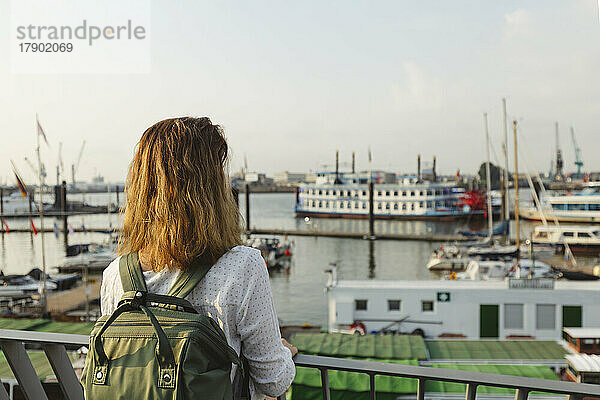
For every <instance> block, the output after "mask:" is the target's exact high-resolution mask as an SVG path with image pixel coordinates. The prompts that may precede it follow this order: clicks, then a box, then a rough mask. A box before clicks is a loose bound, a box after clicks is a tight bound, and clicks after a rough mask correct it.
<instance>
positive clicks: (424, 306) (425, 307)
mask: <svg viewBox="0 0 600 400" xmlns="http://www.w3.org/2000/svg"><path fill="white" fill-rule="evenodd" d="M421 311H423V312H432V311H433V301H432V300H423V301H422V302H421Z"/></svg>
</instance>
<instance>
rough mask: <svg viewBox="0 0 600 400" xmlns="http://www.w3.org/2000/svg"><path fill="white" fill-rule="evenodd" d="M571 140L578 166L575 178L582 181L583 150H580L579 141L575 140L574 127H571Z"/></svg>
mask: <svg viewBox="0 0 600 400" xmlns="http://www.w3.org/2000/svg"><path fill="white" fill-rule="evenodd" d="M571 140H572V141H573V149H574V150H575V165H576V166H577V173H576V174H574V178H576V179H581V178H583V174H582V173H581V168H582V167H583V160H582V159H581V148H579V145H578V144H577V140H575V131H574V130H573V127H571Z"/></svg>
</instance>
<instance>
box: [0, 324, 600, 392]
mask: <svg viewBox="0 0 600 400" xmlns="http://www.w3.org/2000/svg"><path fill="white" fill-rule="evenodd" d="M25 344H36V345H40V346H41V347H42V348H43V349H44V351H45V353H46V355H47V357H48V360H49V361H50V364H51V366H52V368H53V370H54V372H55V374H56V376H57V378H58V381H59V384H60V385H61V387H62V389H63V392H64V394H65V396H66V397H67V398H68V399H83V390H82V388H81V385H79V383H78V381H77V379H76V377H75V373H74V371H73V368H72V365H71V363H70V361H69V359H68V356H67V353H66V350H65V347H76V346H87V345H88V344H89V336H87V335H74V334H65V333H49V332H32V331H16V330H7V329H0V346H1V347H2V350H3V351H4V353H5V355H6V358H7V360H8V362H9V364H10V366H11V369H12V370H13V372H14V374H15V376H16V377H17V380H18V381H19V384H20V385H21V386H22V389H23V391H24V393H25V395H26V397H27V398H29V399H34V398H35V399H38V398H39V399H45V398H46V397H45V394H44V393H43V389H42V386H41V384H40V382H39V380H38V379H37V376H36V374H35V371H34V370H33V366H32V365H31V361H30V360H29V358H28V356H27V353H26V351H25ZM294 362H295V364H296V366H298V367H309V368H316V369H318V370H320V372H321V380H322V389H323V395H324V398H325V399H329V378H328V371H329V370H338V371H346V372H356V373H363V374H366V375H368V376H369V378H370V392H371V398H372V399H374V398H375V393H376V390H375V376H376V375H385V376H396V377H403V378H411V379H417V380H418V387H417V390H418V392H417V398H418V399H424V396H425V383H426V382H427V381H442V382H452V383H461V384H466V385H467V399H472V400H474V399H475V395H476V392H477V387H478V386H493V387H499V388H508V389H516V390H517V394H516V396H515V398H517V399H526V398H527V396H528V394H529V393H530V392H533V391H535V392H544V393H556V394H567V395H570V396H573V398H582V397H584V396H597V397H600V385H593V384H588V383H574V382H565V381H554V380H548V379H539V378H525V377H520V376H511V375H500V374H491V373H482V372H471V371H463V370H453V369H446V368H434V367H422V366H415V365H402V364H392V363H383V362H377V361H363V360H356V359H345V358H334V357H324V356H312V355H305V354H298V355H296V357H294ZM5 394H6V391H4V387H3V386H2V385H0V400H2V399H6V398H8V397H7V396H6V397H5Z"/></svg>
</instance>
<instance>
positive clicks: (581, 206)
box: [569, 204, 585, 210]
mask: <svg viewBox="0 0 600 400" xmlns="http://www.w3.org/2000/svg"><path fill="white" fill-rule="evenodd" d="M569 210H585V204H569Z"/></svg>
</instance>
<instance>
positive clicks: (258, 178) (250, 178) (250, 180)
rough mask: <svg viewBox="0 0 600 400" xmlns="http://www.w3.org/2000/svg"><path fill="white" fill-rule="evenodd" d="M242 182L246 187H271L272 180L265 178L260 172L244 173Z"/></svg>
mask: <svg viewBox="0 0 600 400" xmlns="http://www.w3.org/2000/svg"><path fill="white" fill-rule="evenodd" d="M244 182H245V183H247V184H248V185H271V184H272V183H273V178H267V176H266V175H265V174H263V173H260V172H246V175H245V177H244Z"/></svg>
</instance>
